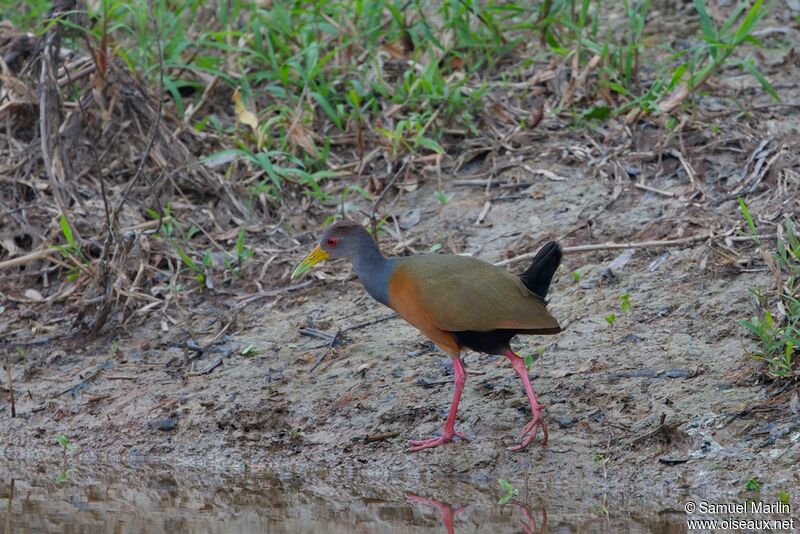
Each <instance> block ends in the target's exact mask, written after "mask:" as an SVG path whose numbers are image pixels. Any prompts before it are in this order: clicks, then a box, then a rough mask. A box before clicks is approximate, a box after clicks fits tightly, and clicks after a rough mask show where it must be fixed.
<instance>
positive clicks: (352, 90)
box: [0, 0, 778, 200]
mask: <svg viewBox="0 0 800 534" xmlns="http://www.w3.org/2000/svg"><path fill="white" fill-rule="evenodd" d="M694 5H695V9H696V12H697V15H698V18H699V21H700V24H699V28H698V34H697V35H696V36H695V37H694V38H693V39H692V43H693V44H692V45H691V46H689V47H687V48H685V49H681V50H672V49H669V48H668V46H667V44H666V43H664V42H660V41H659V36H658V35H654V34H653V33H651V30H650V28H649V26H648V25H649V24H650V22H649V21H648V15H649V14H650V2H649V1H644V2H632V1H630V0H624V1H623V2H622V5H621V9H622V14H623V15H624V17H623V19H622V21H621V22H616V23H615V24H614V25H611V22H610V18H611V14H610V12H609V6H607V5H606V4H605V3H603V2H601V1H599V0H581V1H577V0H554V1H552V2H541V3H539V6H538V8H536V9H532V6H528V5H525V4H522V3H513V2H507V3H498V2H495V1H485V2H478V1H475V0H444V1H442V2H436V3H430V2H423V1H421V0H411V1H400V0H378V1H374V2H364V1H363V0H338V1H337V0H334V1H330V0H326V1H321V0H317V1H312V2H301V1H296V0H293V1H276V2H271V3H267V4H265V3H263V2H254V1H248V0H231V1H226V2H213V3H209V2H205V1H202V0H177V1H167V0H151V2H149V3H148V2H146V1H144V0H129V1H118V0H101V1H100V2H99V3H98V4H97V11H96V12H92V13H90V14H89V15H90V18H89V20H91V21H93V22H92V23H91V25H90V26H89V27H83V28H78V27H75V26H71V28H72V32H71V33H70V34H69V36H68V39H67V41H68V45H69V46H75V47H85V46H87V45H85V44H84V43H88V46H89V47H91V48H92V49H94V50H96V51H101V52H103V53H104V54H106V55H108V56H118V57H120V58H121V59H122V60H123V61H124V62H125V63H126V64H127V65H128V66H129V67H130V68H131V69H132V70H137V71H139V72H141V73H143V74H144V75H145V77H147V78H149V79H150V80H152V81H153V82H154V83H155V82H156V80H157V79H158V75H159V70H160V62H159V58H158V53H157V47H155V46H153V36H154V24H153V21H157V24H158V30H159V33H160V35H161V39H162V47H161V48H162V50H163V67H164V78H163V80H164V87H165V90H166V91H167V93H168V95H169V97H170V99H171V102H172V106H173V108H174V112H175V113H176V114H177V116H178V117H186V116H187V110H189V109H190V108H192V107H193V106H196V105H198V103H199V102H200V99H201V95H202V93H203V90H204V88H205V87H206V86H207V85H208V83H210V81H211V80H212V79H214V78H215V77H217V78H218V79H219V80H221V81H222V83H223V84H225V85H227V86H228V87H230V91H233V90H234V89H237V90H239V91H240V92H241V95H242V103H243V105H244V106H245V107H246V108H247V110H248V111H251V112H252V113H254V114H255V117H256V120H255V122H254V123H252V124H250V126H249V127H244V125H243V124H236V123H235V121H234V122H233V123H232V122H231V120H230V115H229V114H228V113H225V112H224V110H221V109H219V106H217V108H218V109H215V110H212V111H209V112H205V111H201V112H200V113H197V114H196V115H195V116H193V121H192V124H191V126H192V127H193V128H195V129H197V130H200V131H206V132H210V133H213V134H214V135H219V136H222V137H223V138H225V139H227V141H228V144H229V146H230V149H229V150H227V151H226V152H225V153H227V154H229V155H233V156H235V157H236V158H239V159H241V160H243V161H245V162H247V163H248V164H249V165H250V166H252V167H253V168H255V169H258V170H260V171H262V172H263V174H264V179H263V180H262V181H260V182H259V183H258V184H256V185H254V186H253V187H252V192H253V193H254V194H262V193H264V194H267V195H268V196H269V197H271V198H276V199H277V198H281V197H282V195H283V191H284V189H285V188H286V187H287V186H292V185H296V186H299V187H300V189H301V190H303V191H305V192H306V194H308V195H310V196H312V197H314V198H317V199H321V200H326V199H327V192H326V191H325V189H324V188H323V187H322V184H323V183H325V181H326V180H329V179H331V178H333V177H335V176H337V173H336V172H334V171H333V170H332V169H331V167H332V165H331V164H330V162H329V155H330V150H331V145H330V142H331V138H332V137H335V136H340V135H353V136H354V137H355V144H356V148H357V151H358V152H359V153H360V155H361V156H362V157H363V155H364V153H365V151H366V149H367V147H368V146H374V145H376V144H378V145H384V146H387V147H389V148H390V150H391V153H392V155H393V156H395V157H398V156H400V155H402V154H405V153H409V152H411V153H423V154H426V153H444V152H446V150H447V144H446V143H444V142H443V141H444V139H443V138H444V135H445V134H444V131H445V130H448V129H449V130H453V129H457V130H459V131H463V132H466V134H467V135H478V134H479V122H478V121H477V117H478V115H479V114H480V113H481V112H483V111H484V109H485V106H486V103H487V101H486V95H487V93H490V92H491V91H492V89H493V88H496V87H497V86H496V85H495V83H496V80H499V79H500V80H501V79H507V78H508V74H509V73H511V74H512V76H513V75H514V73H517V74H518V76H517V79H519V78H520V77H521V76H523V74H524V73H523V71H524V70H525V69H527V68H528V67H530V64H531V61H533V59H527V60H521V59H522V58H530V53H531V52H533V53H535V55H536V57H537V59H539V60H546V59H548V58H549V57H559V56H568V55H571V56H574V58H575V60H576V61H577V66H578V69H579V71H580V70H582V69H585V68H586V65H587V64H588V63H589V62H590V61H591V60H592V57H594V56H598V57H599V58H600V62H599V64H598V65H597V66H596V68H595V69H594V72H591V73H588V74H589V77H588V79H587V80H586V81H585V83H586V86H587V87H586V88H584V89H586V90H587V91H586V92H587V94H586V95H585V96H584V97H583V98H582V99H581V100H577V99H569V101H568V102H566V104H565V105H566V107H567V109H565V110H560V111H567V112H569V113H571V114H573V116H575V117H576V118H578V119H579V120H607V119H609V118H611V117H614V116H618V115H621V114H626V113H634V112H635V113H634V116H638V114H639V113H651V112H654V111H655V110H657V109H658V106H659V105H661V104H664V102H665V101H669V102H672V103H675V102H677V103H678V104H682V103H683V101H684V100H685V99H686V98H687V96H688V95H689V94H690V93H692V92H694V91H696V90H698V89H699V88H700V87H701V86H702V85H703V84H704V83H705V82H706V81H707V80H708V79H709V78H710V77H711V76H713V75H714V74H716V73H717V72H718V70H719V69H720V68H721V67H722V66H723V65H724V64H726V63H736V64H739V65H740V66H741V68H743V69H745V70H746V71H747V72H750V73H752V74H753V76H755V77H756V78H757V79H758V80H759V82H760V83H761V84H762V85H763V87H764V89H765V90H766V91H767V92H768V93H769V94H771V95H773V97H775V98H776V99H777V98H778V95H777V93H776V92H775V90H774V88H773V87H772V85H771V84H770V83H769V82H768V80H767V78H766V77H765V76H764V75H763V74H762V73H761V72H760V71H759V70H758V68H757V66H756V64H755V63H754V62H753V60H752V59H751V58H750V57H749V56H748V57H738V56H737V57H736V59H733V56H732V54H733V53H734V51H735V50H736V49H737V48H739V47H740V46H741V45H745V44H747V45H754V46H759V45H760V43H759V42H758V41H757V40H756V39H755V38H754V37H753V36H752V32H753V29H754V28H755V26H756V24H757V23H758V22H759V20H760V19H761V18H762V17H763V16H764V14H765V10H766V8H765V7H764V4H763V0H758V1H756V2H754V3H753V4H752V5H750V3H749V2H744V1H743V2H741V3H740V4H739V5H738V6H737V7H735V8H734V9H732V11H731V12H730V15H729V17H728V18H727V20H725V21H724V23H722V24H719V25H718V24H716V23H715V21H714V20H713V19H712V18H711V17H710V15H709V13H708V9H707V8H706V6H705V3H704V2H703V1H701V0H695V2H694ZM48 7H49V3H47V2H29V3H27V5H26V7H25V8H24V9H23V10H22V11H21V12H20V10H19V9H17V8H16V3H13V4H12V3H8V1H7V0H4V3H3V4H0V14H3V15H4V16H10V17H11V20H12V21H14V22H15V23H16V24H17V25H19V26H20V27H21V29H25V30H28V29H35V30H36V29H38V30H39V31H41V30H42V29H43V28H45V27H46V24H45V15H46V10H47V8H48ZM64 23H65V24H68V23H67V22H66V21H65V22H64ZM653 31H655V30H653ZM540 35H541V36H542V38H543V41H544V42H545V43H546V46H545V48H544V49H542V48H540V47H534V46H530V45H529V43H533V42H535V41H536V37H537V36H540ZM69 41H71V42H69ZM504 62H505V63H506V64H505V65H504V64H503V63H504ZM645 65H646V67H645ZM574 75H575V74H573V76H574ZM509 81H511V80H509ZM602 100H605V103H604V104H598V103H597V102H598V101H602ZM669 102H667V103H668V104H669ZM226 104H231V103H230V102H226ZM231 107H232V106H231ZM388 110H391V111H392V113H391V118H389V119H387V117H386V114H387V111H388ZM556 111H559V110H556ZM218 156H220V153H217V154H210V155H209V157H210V158H214V157H218Z"/></svg>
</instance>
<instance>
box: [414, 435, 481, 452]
mask: <svg viewBox="0 0 800 534" xmlns="http://www.w3.org/2000/svg"><path fill="white" fill-rule="evenodd" d="M453 436H458V437H459V438H461V439H463V440H464V441H469V440H467V437H466V436H465V435H464V434H462V433H461V432H457V431H453V433H452V434H450V433H445V434H442V435H441V436H439V437H438V438H431V439H423V440H412V441H409V442H408V452H417V451H421V450H424V449H432V448H433V447H438V446H439V445H441V444H442V443H447V442H448V441H453Z"/></svg>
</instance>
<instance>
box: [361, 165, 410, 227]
mask: <svg viewBox="0 0 800 534" xmlns="http://www.w3.org/2000/svg"><path fill="white" fill-rule="evenodd" d="M408 161H409V160H408V158H406V159H404V160H403V164H402V165H400V168H399V169H397V172H396V173H394V176H392V178H391V179H390V180H389V182H388V183H387V184H386V187H384V188H383V190H382V191H381V193H380V195H378V199H377V200H376V201H375V203H374V204H373V205H372V213H371V214H370V216H369V218H370V222H371V223H372V227H371V230H372V237H373V239H375V241H376V242H377V241H378V220H377V218H376V215H377V213H378V206H380V204H381V202H382V201H383V197H385V196H386V193H387V192H388V191H389V189H391V188H392V186H393V185H394V183H395V182H396V181H397V179H398V178H399V177H400V175H401V174H403V172H404V171H405V170H406V167H408Z"/></svg>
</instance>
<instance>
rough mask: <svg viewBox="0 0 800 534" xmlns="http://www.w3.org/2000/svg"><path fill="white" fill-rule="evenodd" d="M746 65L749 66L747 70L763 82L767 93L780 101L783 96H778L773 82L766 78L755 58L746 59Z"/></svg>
mask: <svg viewBox="0 0 800 534" xmlns="http://www.w3.org/2000/svg"><path fill="white" fill-rule="evenodd" d="M744 66H745V67H746V68H747V70H749V71H750V74H752V75H753V76H754V77H755V79H756V80H758V83H760V84H761V87H763V88H764V90H765V91H766V92H767V93H769V96H771V97H772V98H773V99H774V100H775V102H778V103H780V101H781V97H779V96H778V92H777V91H776V90H775V88H774V87H773V86H772V84H771V83H770V81H769V80H768V79H767V78H766V76H764V74H762V73H761V71H760V70H758V67H756V64H755V63H754V62H753V60H752V59H747V60H745V61H744Z"/></svg>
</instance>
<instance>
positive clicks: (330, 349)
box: [309, 329, 342, 373]
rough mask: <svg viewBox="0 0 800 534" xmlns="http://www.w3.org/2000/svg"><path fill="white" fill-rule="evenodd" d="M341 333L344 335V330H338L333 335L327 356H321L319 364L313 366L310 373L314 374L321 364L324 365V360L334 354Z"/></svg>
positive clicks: (326, 352)
mask: <svg viewBox="0 0 800 534" xmlns="http://www.w3.org/2000/svg"><path fill="white" fill-rule="evenodd" d="M341 333H342V330H341V329H339V330H336V333H335V334H333V336H332V337H331V340H330V342H329V343H328V350H326V351H325V354H323V355H322V356H320V358H319V359H318V360H317V362H316V363H315V364H314V365H312V366H311V370H310V371H309V372H310V373H313V372H314V370H315V369H316V368H317V367H319V364H321V363H322V361H323V360H324V359H325V358H326V357H327V356H328V354H330V353H331V352H333V346H334V345H335V344H336V340H337V339H339V334H341Z"/></svg>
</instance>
